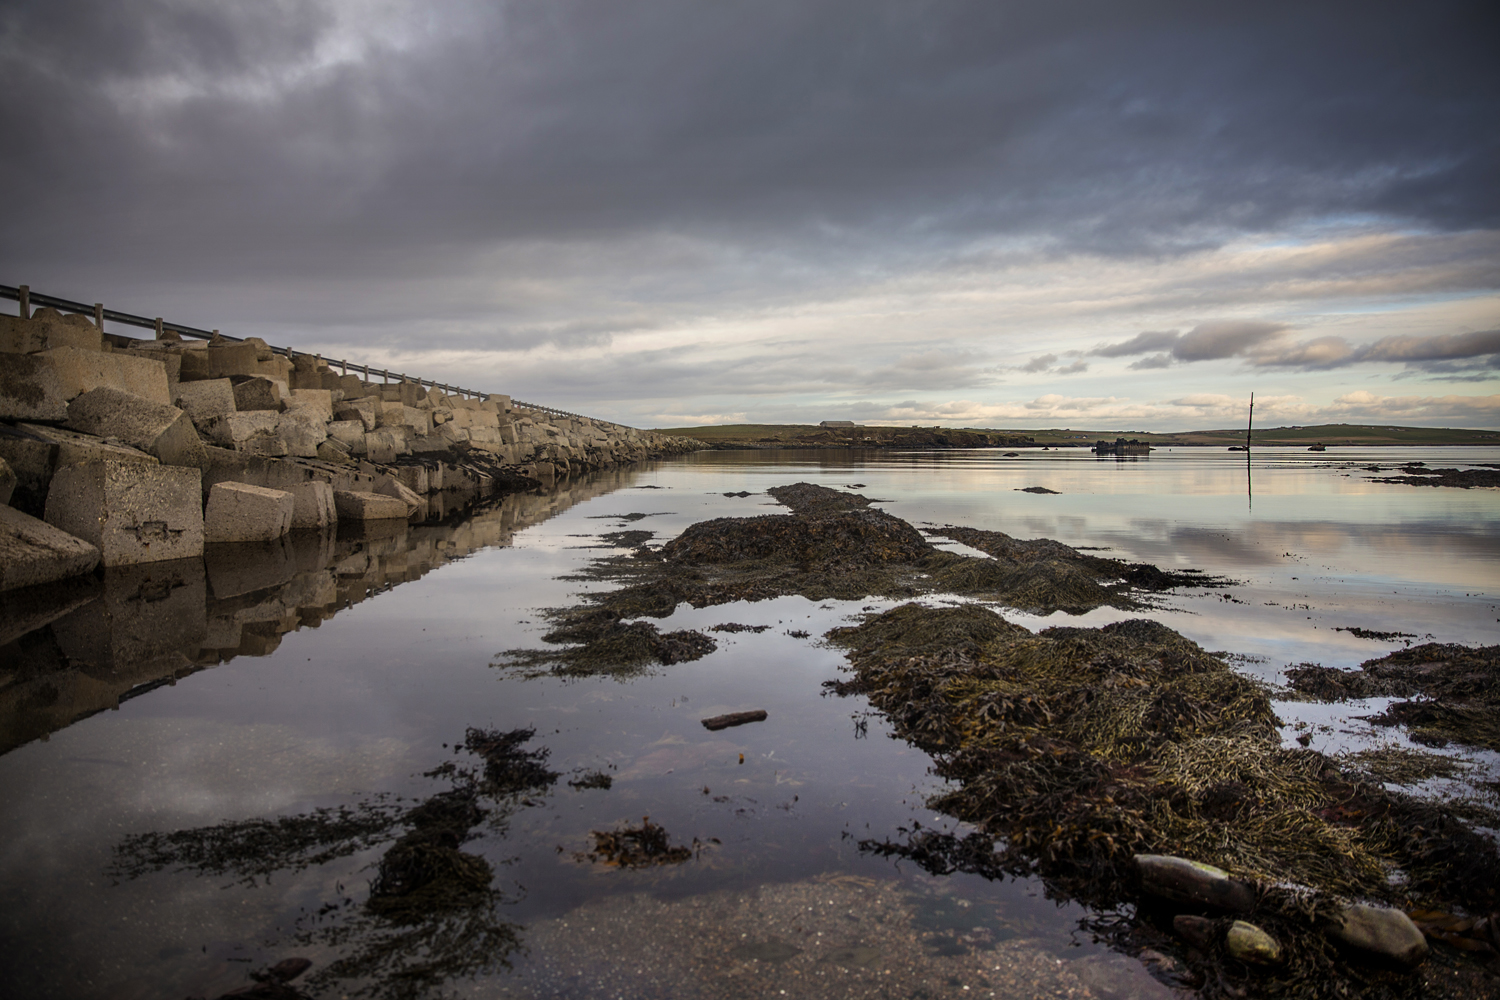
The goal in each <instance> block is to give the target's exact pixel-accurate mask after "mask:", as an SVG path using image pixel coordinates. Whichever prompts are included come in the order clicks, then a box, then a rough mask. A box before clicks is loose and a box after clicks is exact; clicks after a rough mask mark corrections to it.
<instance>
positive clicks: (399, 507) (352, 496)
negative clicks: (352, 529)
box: [333, 490, 408, 521]
mask: <svg viewBox="0 0 1500 1000" xmlns="http://www.w3.org/2000/svg"><path fill="white" fill-rule="evenodd" d="M333 502H334V507H335V508H336V509H337V510H338V515H339V520H341V521H343V520H348V521H386V520H395V519H400V520H402V521H405V520H406V517H407V513H408V511H407V507H406V503H405V502H404V501H402V500H398V499H396V498H395V497H388V496H384V495H382V494H380V493H368V492H364V491H362V490H335V491H334V494H333Z"/></svg>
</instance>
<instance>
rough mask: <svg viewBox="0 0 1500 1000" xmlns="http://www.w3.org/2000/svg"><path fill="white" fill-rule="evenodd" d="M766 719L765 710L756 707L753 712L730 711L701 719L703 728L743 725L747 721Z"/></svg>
mask: <svg viewBox="0 0 1500 1000" xmlns="http://www.w3.org/2000/svg"><path fill="white" fill-rule="evenodd" d="M764 721H766V710H765V709H763V708H757V709H756V710H755V711H753V712H730V713H729V714H728V715H716V716H714V717H713V718H711V719H704V720H703V728H704V729H728V728H729V727H730V726H743V725H744V724H745V723H747V722H764Z"/></svg>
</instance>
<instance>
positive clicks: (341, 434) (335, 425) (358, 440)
mask: <svg viewBox="0 0 1500 1000" xmlns="http://www.w3.org/2000/svg"><path fill="white" fill-rule="evenodd" d="M328 436H329V438H331V439H333V440H335V441H338V442H339V443H341V444H343V445H344V447H345V448H347V449H348V450H349V451H350V452H352V453H353V454H356V455H361V454H363V453H364V450H365V425H364V423H362V422H361V421H358V420H335V421H333V422H332V423H330V424H329V425H328Z"/></svg>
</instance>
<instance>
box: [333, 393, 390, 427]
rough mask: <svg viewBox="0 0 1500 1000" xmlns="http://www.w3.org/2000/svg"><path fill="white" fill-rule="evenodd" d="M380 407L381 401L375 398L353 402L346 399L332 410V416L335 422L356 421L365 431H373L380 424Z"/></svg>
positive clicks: (369, 397)
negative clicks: (362, 425)
mask: <svg viewBox="0 0 1500 1000" xmlns="http://www.w3.org/2000/svg"><path fill="white" fill-rule="evenodd" d="M381 406H382V401H381V400H380V399H379V398H378V397H375V396H364V397H361V398H359V399H355V400H350V399H347V398H346V399H345V400H344V401H343V402H341V403H339V404H338V406H336V407H335V408H334V413H333V415H334V419H336V420H358V421H360V422H361V423H362V424H364V428H365V430H366V431H373V430H375V428H376V427H377V426H379V423H380V410H381Z"/></svg>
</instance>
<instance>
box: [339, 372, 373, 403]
mask: <svg viewBox="0 0 1500 1000" xmlns="http://www.w3.org/2000/svg"><path fill="white" fill-rule="evenodd" d="M338 389H339V391H340V392H342V393H343V394H344V398H345V399H363V398H364V397H366V396H368V395H370V390H369V388H368V387H367V386H366V385H365V384H364V383H363V382H361V381H360V380H359V376H358V375H340V376H339V384H338Z"/></svg>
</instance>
